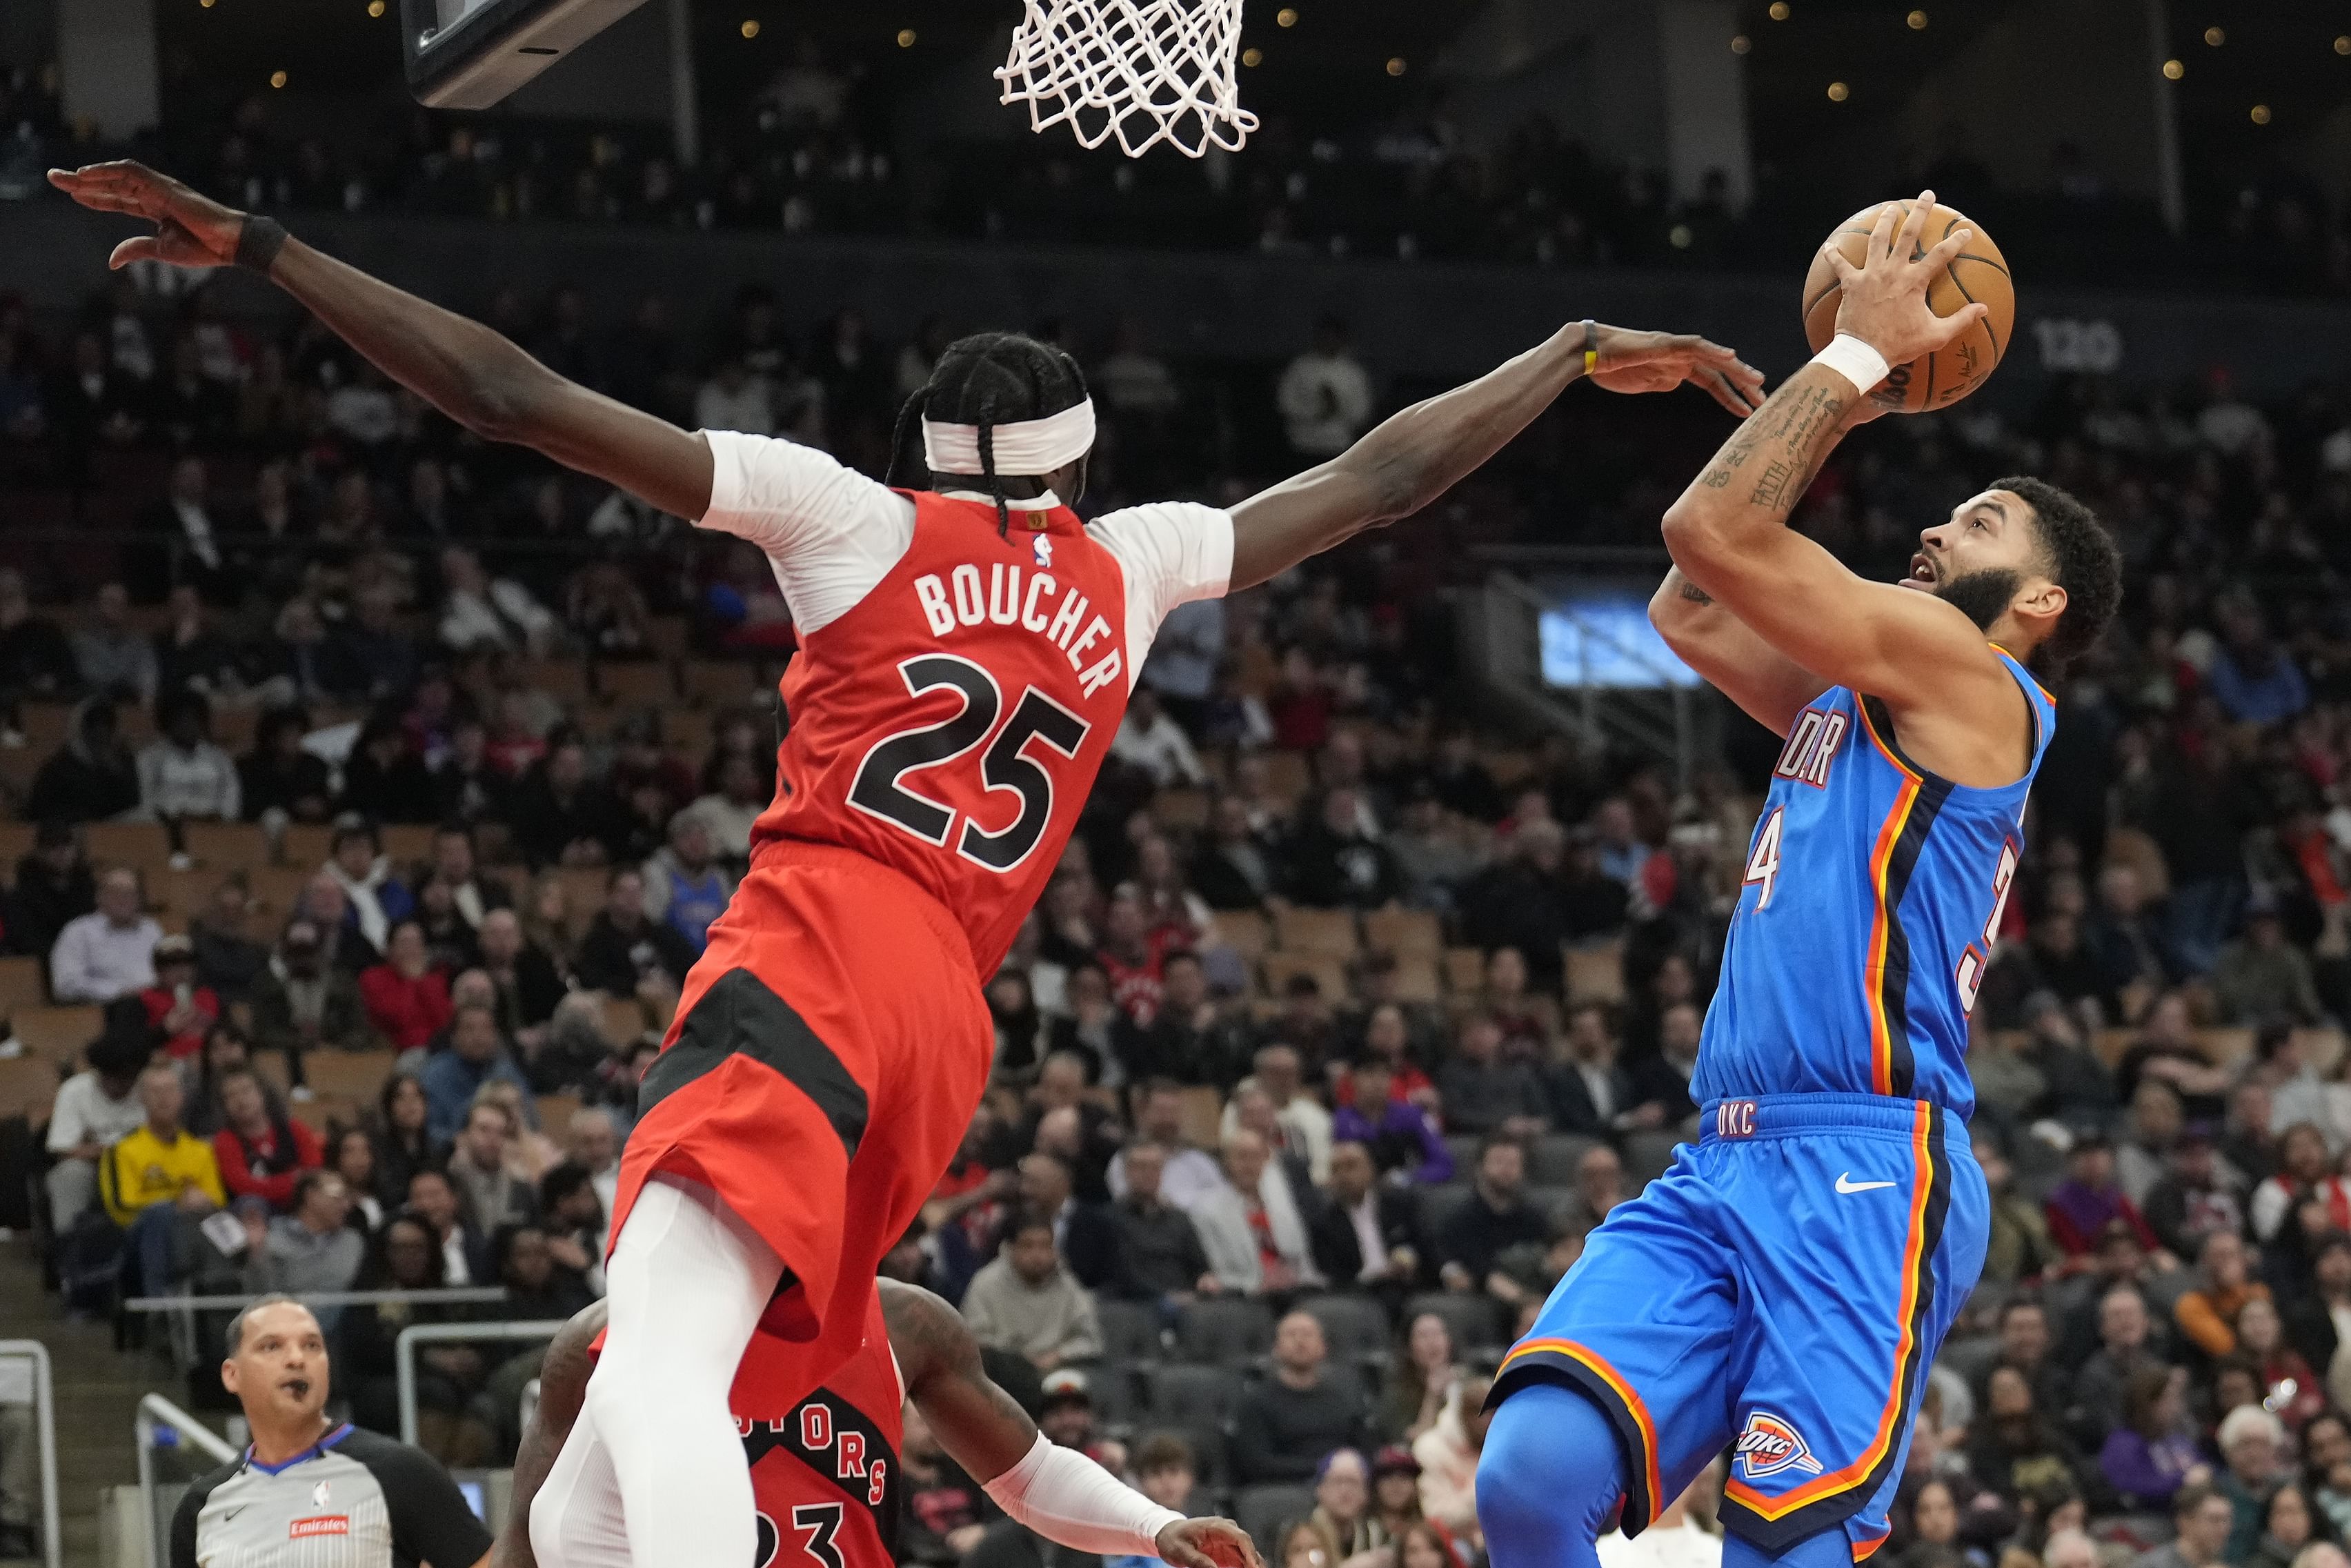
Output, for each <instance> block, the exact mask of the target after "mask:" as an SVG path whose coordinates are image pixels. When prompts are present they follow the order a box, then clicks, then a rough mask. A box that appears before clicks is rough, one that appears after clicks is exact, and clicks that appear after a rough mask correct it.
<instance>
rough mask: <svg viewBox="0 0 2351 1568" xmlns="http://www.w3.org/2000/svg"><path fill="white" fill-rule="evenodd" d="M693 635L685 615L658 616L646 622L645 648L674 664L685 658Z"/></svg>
mask: <svg viewBox="0 0 2351 1568" xmlns="http://www.w3.org/2000/svg"><path fill="white" fill-rule="evenodd" d="M693 634H694V629H693V628H692V627H691V626H688V625H687V624H686V621H685V617H684V616H683V615H656V616H653V618H652V619H651V620H649V621H647V622H645V646H646V647H648V648H650V649H652V650H653V652H654V653H657V654H659V655H660V656H661V657H662V658H664V659H666V660H668V661H669V662H670V663H672V664H675V663H676V662H677V661H678V660H680V659H682V658H684V656H685V644H686V643H687V642H688V641H689V640H690V639H691V638H692V636H693Z"/></svg>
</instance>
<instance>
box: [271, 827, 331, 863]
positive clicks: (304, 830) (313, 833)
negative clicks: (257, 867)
mask: <svg viewBox="0 0 2351 1568" xmlns="http://www.w3.org/2000/svg"><path fill="white" fill-rule="evenodd" d="M333 841H334V831H333V830H332V829H331V828H329V827H328V826H327V824H326V823H324V822H288V823H287V824H286V831H284V832H282V833H280V834H278V836H277V863H278V864H279V865H286V866H292V867H293V868H294V869H295V870H297V871H316V870H318V869H319V867H320V866H322V865H324V864H326V863H327V851H328V849H329V847H330V846H331V845H332V843H333Z"/></svg>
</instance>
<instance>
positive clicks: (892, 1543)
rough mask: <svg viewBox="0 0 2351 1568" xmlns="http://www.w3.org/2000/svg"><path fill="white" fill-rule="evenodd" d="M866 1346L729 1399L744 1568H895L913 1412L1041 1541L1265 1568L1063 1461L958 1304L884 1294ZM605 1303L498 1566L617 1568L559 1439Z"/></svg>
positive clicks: (625, 1556) (608, 1526)
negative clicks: (801, 1389)
mask: <svg viewBox="0 0 2351 1568" xmlns="http://www.w3.org/2000/svg"><path fill="white" fill-rule="evenodd" d="M876 1284H877V1286H878V1289H877V1290H876V1291H875V1292H874V1294H873V1296H872V1306H871V1307H870V1308H869V1310H868V1312H867V1316H866V1324H865V1336H864V1343H862V1345H861V1346H860V1347H859V1348H858V1350H857V1352H856V1354H852V1356H851V1357H850V1358H849V1360H848V1361H847V1362H845V1363H844V1364H842V1365H841V1367H840V1368H839V1369H838V1370H836V1371H835V1372H834V1373H833V1374H832V1375H831V1377H829V1378H827V1379H826V1381H825V1384H824V1385H823V1386H822V1387H820V1388H819V1389H818V1390H817V1391H816V1392H815V1393H814V1394H812V1395H810V1396H809V1397H808V1398H806V1399H804V1400H802V1401H801V1402H800V1403H799V1405H798V1406H776V1407H772V1408H763V1407H758V1406H743V1405H740V1404H738V1405H737V1406H736V1412H735V1427H736V1430H737V1432H739V1433H741V1434H742V1438H743V1452H744V1457H745V1458H747V1460H748V1461H749V1463H750V1468H751V1490H752V1494H753V1497H754V1499H755V1500H756V1506H757V1508H758V1548H757V1550H756V1552H754V1554H753V1556H752V1558H751V1565H752V1568H889V1565H890V1564H891V1563H893V1562H894V1561H895V1560H896V1552H897V1542H898V1520H899V1511H900V1508H901V1506H902V1505H903V1503H904V1497H905V1492H904V1481H903V1480H902V1479H901V1478H900V1476H899V1469H898V1452H899V1434H900V1415H901V1411H902V1409H903V1406H904V1404H905V1403H906V1402H907V1401H912V1402H913V1404H914V1408H915V1409H916V1410H918V1411H920V1412H921V1413H922V1416H923V1418H924V1419H925V1421H928V1422H929V1423H930V1426H931V1430H932V1432H933V1433H934V1434H935V1436H936V1437H937V1438H938V1440H939V1446H940V1447H941V1448H944V1449H946V1455H947V1457H948V1458H951V1459H953V1460H954V1461H955V1462H956V1464H958V1465H960V1466H962V1467H963V1469H965V1470H966V1471H967V1473H968V1474H969V1475H970V1476H971V1478H972V1479H974V1480H976V1481H977V1482H979V1484H980V1486H981V1487H982V1488H983V1489H984V1490H986V1491H987V1493H988V1495H989V1496H991V1497H993V1498H994V1499H995V1500H997V1502H998V1504H999V1505H1001V1506H1002V1507H1003V1508H1004V1510H1005V1511H1006V1512H1008V1513H1009V1514H1011V1515H1012V1516H1013V1518H1015V1519H1016V1520H1018V1521H1020V1522H1021V1523H1023V1524H1025V1525H1028V1526H1029V1528H1030V1529H1032V1530H1034V1531H1037V1532H1038V1533H1039V1534H1040V1535H1042V1536H1043V1537H1045V1539H1046V1540H1048V1541H1050V1542H1054V1543H1055V1544H1057V1545H1061V1546H1066V1547H1069V1548H1070V1549H1071V1550H1072V1551H1075V1552H1097V1553H1100V1554H1101V1555H1102V1556H1105V1557H1109V1556H1144V1557H1150V1556H1156V1557H1159V1558H1162V1559H1164V1560H1165V1561H1166V1562H1168V1563H1173V1564H1175V1568H1265V1565H1264V1563H1263V1562H1262V1561H1261V1560H1260V1559H1259V1556H1258V1553H1257V1549H1256V1547H1255V1546H1253V1545H1252V1544H1251V1543H1250V1542H1249V1536H1248V1534H1247V1533H1246V1532H1245V1531H1242V1529H1241V1527H1240V1526H1238V1524H1235V1523H1234V1522H1233V1521H1230V1520H1228V1519H1186V1518H1185V1517H1184V1516H1183V1515H1181V1514H1179V1513H1175V1512H1174V1511H1170V1510H1167V1509H1164V1508H1160V1507H1158V1506H1157V1505H1156V1504H1155V1503H1153V1502H1152V1500H1150V1499H1149V1498H1147V1497H1144V1495H1143V1494H1142V1493H1140V1492H1137V1491H1135V1490H1133V1489H1132V1488H1130V1487H1126V1486H1123V1485H1122V1484H1120V1482H1119V1481H1118V1480H1117V1479H1116V1478H1114V1477H1113V1476H1112V1475H1111V1474H1110V1472H1109V1471H1107V1470H1105V1469H1102V1467H1101V1466H1100V1465H1097V1464H1096V1463H1094V1461H1093V1460H1092V1459H1090V1458H1087V1457H1086V1456H1085V1455H1083V1454H1081V1453H1078V1452H1075V1451H1074V1450H1072V1449H1069V1448H1056V1447H1055V1446H1054V1445H1053V1444H1052V1443H1050V1442H1049V1441H1047V1440H1046V1438H1045V1437H1043V1436H1042V1435H1040V1433H1039V1432H1038V1430H1037V1426H1036V1423H1035V1422H1033V1421H1031V1420H1029V1417H1028V1416H1027V1414H1026V1413H1025V1412H1023V1411H1022V1410H1021V1408H1020V1406H1018V1405H1016V1404H1014V1403H1013V1401H1012V1396H1010V1395H1008V1394H1007V1393H1005V1392H1004V1390H1003V1389H1001V1388H999V1387H998V1386H997V1385H996V1384H995V1383H994V1382H992V1381H990V1379H989V1378H988V1375H987V1371H986V1369H984V1368H983V1367H982V1366H981V1365H980V1360H979V1343H978V1342H977V1340H975V1339H973V1338H972V1336H971V1331H970V1330H969V1329H967V1328H966V1327H964V1323H963V1320H962V1319H961V1318H960V1317H957V1316H956V1312H955V1309H954V1308H953V1307H950V1306H948V1305H947V1304H946V1302H945V1301H941V1300H939V1299H938V1298H937V1297H936V1296H935V1295H933V1294H931V1293H930V1292H929V1291H924V1290H918V1289H916V1288H915V1287H914V1286H912V1285H902V1284H900V1283H898V1282H897V1281H894V1280H882V1281H876ZM604 1320H605V1308H604V1304H603V1303H602V1302H601V1301H600V1302H598V1303H597V1304H596V1305H594V1306H591V1307H589V1308H588V1309H586V1310H585V1311H583V1312H580V1314H579V1315H578V1316H577V1317H575V1318H573V1319H572V1320H571V1322H569V1324H567V1325H566V1326H565V1328H564V1330H563V1332H562V1333H559V1334H558V1335H557V1336H556V1337H555V1343H552V1344H550V1345H549V1347H548V1351H547V1357H546V1360H545V1361H544V1363H542V1364H541V1365H540V1367H539V1374H538V1414H537V1415H536V1416H533V1417H532V1419H531V1425H530V1430H529V1431H528V1432H526V1433H524V1434H523V1441H522V1448H521V1449H520V1450H519V1451H518V1452H517V1454H516V1455H515V1468H514V1502H513V1505H512V1507H511V1509H510V1510H509V1511H508V1512H507V1527H506V1530H505V1531H504V1532H503V1533H502V1534H501V1535H500V1536H499V1539H498V1545H497V1551H496V1552H495V1553H494V1554H493V1556H492V1563H493V1568H626V1565H627V1564H628V1563H629V1561H630V1558H629V1542H628V1532H627V1530H626V1528H625V1526H624V1521H623V1519H622V1503H621V1497H620V1492H619V1490H618V1489H617V1487H615V1485H614V1484H613V1480H612V1473H611V1459H610V1456H609V1455H606V1454H603V1453H601V1452H600V1451H599V1450H598V1449H597V1448H595V1447H594V1446H592V1445H573V1444H571V1443H570V1442H569V1438H570V1436H571V1433H572V1430H573V1427H574V1426H575V1425H576V1424H577V1422H578V1421H579V1419H580V1406H581V1405H582V1403H583V1402H584V1400H585V1398H586V1396H587V1392H588V1375H589V1370H590V1367H592V1366H593V1365H594V1364H595V1357H596V1347H597V1342H598V1341H599V1340H601V1338H602V1336H603V1333H604Z"/></svg>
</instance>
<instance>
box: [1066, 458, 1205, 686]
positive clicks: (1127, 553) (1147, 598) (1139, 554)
mask: <svg viewBox="0 0 2351 1568" xmlns="http://www.w3.org/2000/svg"><path fill="white" fill-rule="evenodd" d="M1086 532H1087V533H1089V534H1091V535H1092V536H1093V538H1094V539H1095V541H1096V542H1098V543H1099V544H1101V545H1102V548H1103V549H1107V550H1109V551H1110V553H1111V554H1112V555H1113V556H1116V557H1117V558H1118V564H1119V566H1120V568H1121V570H1123V571H1124V572H1125V573H1126V685H1127V689H1128V690H1129V691H1132V690H1134V679H1135V676H1136V675H1137V674H1140V673H1141V672H1142V669H1143V662H1144V660H1145V659H1147V658H1149V657H1150V656H1151V643H1152V639H1153V638H1155V637H1156V636H1158V635H1159V623H1160V622H1162V621H1165V620H1166V619H1167V612H1169V611H1171V610H1173V609H1175V607H1176V606H1177V605H1179V604H1188V603H1190V602H1191V601H1193V600H1196V599H1219V598H1222V597H1223V596H1224V592H1225V590H1226V588H1227V587H1228V586H1229V585H1230V583H1231V582H1232V577H1233V519H1232V514H1230V513H1229V512H1225V511H1221V510H1219V509H1218V508H1217V507H1203V506H1198V505H1196V504H1194V503H1192V502H1189V501H1162V502H1158V503H1156V504H1155V505H1152V506H1148V507H1127V508H1126V509H1125V510H1124V511H1120V512H1112V513H1109V514H1107V515H1106V516H1103V517H1097V518H1095V519H1094V520H1093V521H1092V522H1091V523H1088V524H1087V525H1086Z"/></svg>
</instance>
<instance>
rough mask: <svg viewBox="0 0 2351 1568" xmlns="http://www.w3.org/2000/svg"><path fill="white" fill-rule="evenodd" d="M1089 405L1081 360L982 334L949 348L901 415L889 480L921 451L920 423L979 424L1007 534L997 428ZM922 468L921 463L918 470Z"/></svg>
mask: <svg viewBox="0 0 2351 1568" xmlns="http://www.w3.org/2000/svg"><path fill="white" fill-rule="evenodd" d="M1085 401H1086V378H1085V375H1084V373H1083V372H1082V371H1080V370H1079V369H1078V361H1075V360H1073V359H1071V357H1070V356H1069V355H1067V354H1065V353H1063V352H1062V351H1061V350H1059V349H1056V348H1054V347H1053V346H1052V345H1051V344H1050V343H1040V342H1039V341H1038V340H1036V339H1034V338H1030V337H1026V336H1023V335H1022V334H1020V333H1019V332H980V333H977V334H975V335H973V336H971V337H968V338H964V339H960V340H957V341H956V342H953V343H950V344H948V345H947V349H946V352H945V353H943V354H941V355H940V356H939V361H938V363H937V364H935V365H934V366H932V367H931V379H930V380H929V381H927V382H924V383H923V388H922V390H921V391H920V392H916V393H915V394H914V396H912V397H910V398H908V399H907V400H906V406H905V407H904V408H902V409H900V410H899V411H898V425H897V429H896V430H895V431H894V432H893V434H892V436H891V443H890V473H889V475H888V480H889V482H890V483H892V484H895V483H896V482H897V479H898V474H899V470H900V465H902V464H904V462H905V461H906V458H907V455H908V454H909V453H910V452H911V453H914V454H918V455H919V454H920V453H921V451H922V448H921V446H920V445H919V444H917V443H916V441H915V439H914V437H915V435H916V431H917V425H918V423H919V422H920V421H922V420H925V419H935V420H939V421H942V422H945V423H951V424H969V425H976V426H977V427H978V431H979V465H980V474H981V476H982V477H983V478H985V479H986V480H987V493H988V495H989V496H990V497H994V499H995V501H996V531H997V532H998V534H999V535H1008V534H1009V533H1010V532H1011V531H1012V509H1011V507H1009V506H1008V504H1007V501H1006V497H1005V493H1004V478H1003V476H1001V475H999V474H998V473H997V471H996V427H997V426H998V425H999V424H1015V423H1020V422H1021V421H1024V420H1031V419H1043V418H1044V417H1045V416H1046V415H1048V414H1054V413H1061V412H1062V411H1063V410H1064V409H1071V408H1075V407H1077V406H1078V404H1080V403H1081V402H1085ZM922 466H923V465H922V464H921V463H920V462H919V461H917V462H916V463H915V464H914V468H921V467H922ZM909 472H912V469H910V470H909ZM1016 477H1029V476H1016ZM1036 477H1042V476H1036ZM1071 498H1072V499H1074V498H1075V497H1071Z"/></svg>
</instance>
